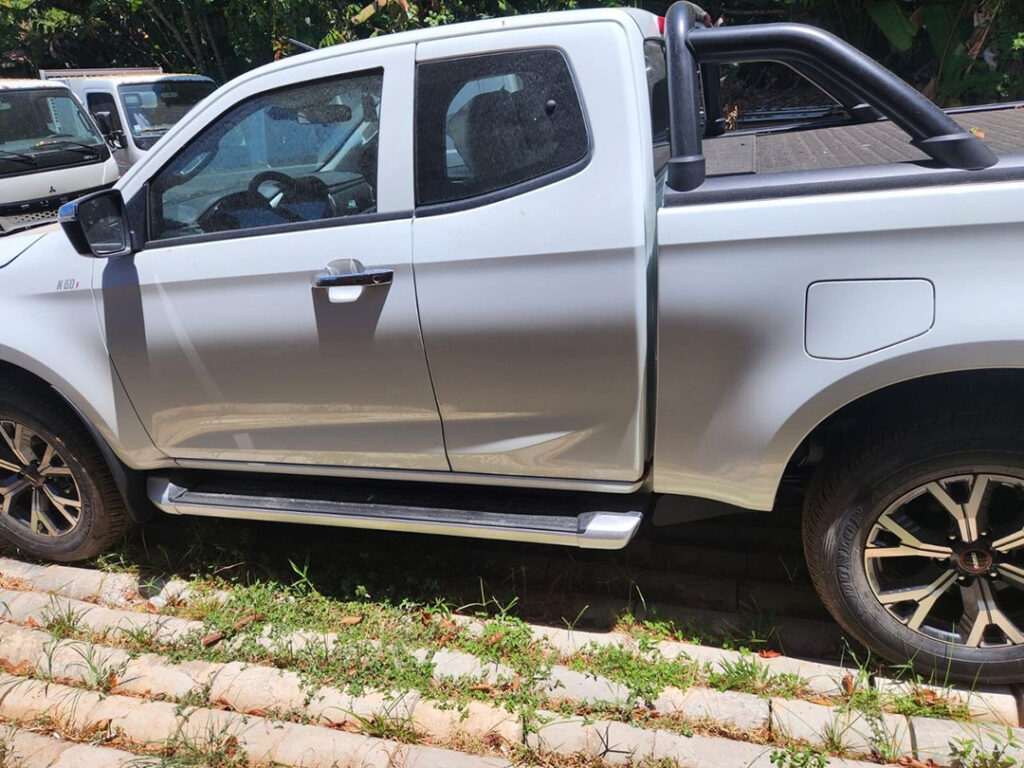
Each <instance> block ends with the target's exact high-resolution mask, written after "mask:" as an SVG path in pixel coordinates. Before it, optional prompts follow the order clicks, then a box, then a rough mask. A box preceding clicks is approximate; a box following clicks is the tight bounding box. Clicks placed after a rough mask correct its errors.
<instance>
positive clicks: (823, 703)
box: [811, 699, 832, 707]
mask: <svg viewBox="0 0 1024 768" xmlns="http://www.w3.org/2000/svg"><path fill="white" fill-rule="evenodd" d="M811 703H812V704H818V705H819V706H822V707H831V706H832V702H831V701H830V700H829V699H811Z"/></svg>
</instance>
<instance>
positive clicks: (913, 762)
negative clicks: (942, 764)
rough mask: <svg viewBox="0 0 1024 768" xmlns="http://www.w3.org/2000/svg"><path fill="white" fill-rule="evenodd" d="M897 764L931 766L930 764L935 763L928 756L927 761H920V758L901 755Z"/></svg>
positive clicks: (915, 767)
mask: <svg viewBox="0 0 1024 768" xmlns="http://www.w3.org/2000/svg"><path fill="white" fill-rule="evenodd" d="M899 764H900V765H901V766H903V768H931V766H933V765H935V763H933V762H932V760H931V759H930V758H929V760H928V762H927V763H922V762H921V761H920V760H917V759H916V758H913V757H910V756H909V755H904V756H903V757H901V758H900V762H899Z"/></svg>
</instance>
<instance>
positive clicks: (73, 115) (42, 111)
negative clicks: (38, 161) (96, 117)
mask: <svg viewBox="0 0 1024 768" xmlns="http://www.w3.org/2000/svg"><path fill="white" fill-rule="evenodd" d="M102 143H103V139H102V137H101V136H100V135H99V133H98V131H97V130H96V128H95V126H94V125H93V123H92V121H91V120H90V119H89V118H88V116H87V115H86V114H85V110H83V109H82V108H81V105H80V104H79V103H78V101H77V100H75V97H74V96H72V95H71V93H70V92H69V91H66V90H60V89H56V88H54V89H52V90H50V89H42V88H40V89H32V90H24V91H23V90H19V91H14V90H10V91H0V151H2V152H0V162H3V159H4V158H10V157H14V156H15V155H23V154H26V153H31V154H33V155H36V154H38V153H41V152H53V151H60V150H66V148H67V147H68V146H69V145H75V144H85V145H87V146H93V147H95V146H100V145H102Z"/></svg>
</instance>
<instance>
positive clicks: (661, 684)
mask: <svg viewBox="0 0 1024 768" xmlns="http://www.w3.org/2000/svg"><path fill="white" fill-rule="evenodd" d="M569 667H570V669H574V670H576V671H577V672H591V673H596V674H598V675H603V676H605V677H608V678H610V679H612V680H614V681H616V682H618V683H621V684H623V685H625V686H626V687H627V688H628V689H629V693H630V696H632V697H633V698H638V699H641V700H643V701H644V702H647V703H648V704H651V703H653V702H654V700H655V699H657V698H658V696H659V695H660V694H661V692H662V691H663V690H664V689H665V688H666V687H668V686H673V687H675V688H679V689H680V690H684V691H685V690H686V689H687V688H689V687H690V686H691V685H693V683H694V682H695V680H696V679H697V677H698V674H699V668H698V665H697V664H695V663H694V662H692V661H690V660H689V659H685V658H683V659H676V660H667V659H664V658H663V657H662V656H661V654H660V653H658V652H657V651H651V652H649V653H648V654H647V655H637V654H634V653H633V652H632V651H630V650H628V649H625V648H622V647H620V646H614V645H606V646H590V647H589V648H587V649H584V650H583V651H582V652H581V653H578V654H576V655H575V656H574V657H573V658H572V659H571V660H570V661H569Z"/></svg>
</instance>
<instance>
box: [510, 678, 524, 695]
mask: <svg viewBox="0 0 1024 768" xmlns="http://www.w3.org/2000/svg"><path fill="white" fill-rule="evenodd" d="M522 680H523V678H522V677H520V676H519V675H516V676H515V679H514V680H513V681H512V690H513V692H514V691H518V690H519V686H520V685H522Z"/></svg>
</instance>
